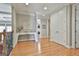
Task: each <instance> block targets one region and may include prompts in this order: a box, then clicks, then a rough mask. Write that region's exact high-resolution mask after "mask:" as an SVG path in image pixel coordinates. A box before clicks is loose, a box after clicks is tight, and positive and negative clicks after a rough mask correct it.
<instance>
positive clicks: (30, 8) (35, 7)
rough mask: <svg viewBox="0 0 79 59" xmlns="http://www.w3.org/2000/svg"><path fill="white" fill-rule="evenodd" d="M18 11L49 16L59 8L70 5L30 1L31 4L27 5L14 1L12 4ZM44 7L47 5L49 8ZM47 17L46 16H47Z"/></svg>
mask: <svg viewBox="0 0 79 59" xmlns="http://www.w3.org/2000/svg"><path fill="white" fill-rule="evenodd" d="M12 5H13V7H14V8H15V10H16V12H17V13H21V12H24V13H28V14H29V13H36V12H37V13H38V14H40V15H46V17H47V16H49V15H51V14H52V13H54V12H56V11H57V10H59V9H61V8H63V7H64V6H66V5H68V4H66V3H29V5H25V3H14V4H12ZM44 7H47V8H48V9H47V10H44ZM42 17H45V16H42ZM46 17H45V18H46Z"/></svg>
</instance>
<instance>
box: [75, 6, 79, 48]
mask: <svg viewBox="0 0 79 59" xmlns="http://www.w3.org/2000/svg"><path fill="white" fill-rule="evenodd" d="M75 34H76V42H75V44H76V48H79V5H77V6H76V29H75Z"/></svg>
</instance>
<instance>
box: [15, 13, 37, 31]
mask: <svg viewBox="0 0 79 59" xmlns="http://www.w3.org/2000/svg"><path fill="white" fill-rule="evenodd" d="M20 26H23V29H22V31H27V32H28V31H36V29H35V16H32V15H24V14H16V27H17V28H18V27H20Z"/></svg>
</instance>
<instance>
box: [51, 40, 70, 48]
mask: <svg viewBox="0 0 79 59" xmlns="http://www.w3.org/2000/svg"><path fill="white" fill-rule="evenodd" d="M50 41H53V42H56V43H58V44H60V45H63V46H64V47H66V48H71V47H70V46H68V45H66V44H61V43H59V42H57V41H55V40H53V39H50Z"/></svg>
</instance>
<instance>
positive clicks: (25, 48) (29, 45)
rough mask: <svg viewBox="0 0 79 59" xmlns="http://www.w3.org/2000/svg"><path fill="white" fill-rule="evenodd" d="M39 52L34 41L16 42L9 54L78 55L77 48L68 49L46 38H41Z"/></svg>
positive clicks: (78, 50)
mask: <svg viewBox="0 0 79 59" xmlns="http://www.w3.org/2000/svg"><path fill="white" fill-rule="evenodd" d="M40 43H41V53H39V52H38V50H37V47H36V44H35V42H34V41H22V42H18V44H17V45H16V47H15V48H14V49H13V50H12V52H11V54H10V55H11V56H79V49H68V48H65V47H64V46H62V45H60V44H57V43H55V42H52V41H49V40H48V39H41V41H40Z"/></svg>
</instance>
